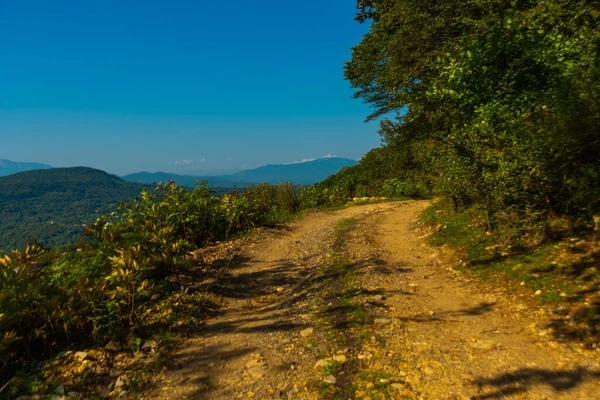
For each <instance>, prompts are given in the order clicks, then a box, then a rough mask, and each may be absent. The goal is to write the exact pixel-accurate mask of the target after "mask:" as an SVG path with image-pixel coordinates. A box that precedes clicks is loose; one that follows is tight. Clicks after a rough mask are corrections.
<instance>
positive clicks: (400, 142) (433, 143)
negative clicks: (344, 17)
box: [328, 0, 600, 337]
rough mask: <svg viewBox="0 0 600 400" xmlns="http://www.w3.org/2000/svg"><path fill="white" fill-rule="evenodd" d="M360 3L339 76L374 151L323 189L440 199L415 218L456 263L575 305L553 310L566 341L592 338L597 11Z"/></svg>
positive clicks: (595, 313) (591, 6)
mask: <svg viewBox="0 0 600 400" xmlns="http://www.w3.org/2000/svg"><path fill="white" fill-rule="evenodd" d="M357 7H358V15H357V17H356V19H357V21H358V22H360V23H365V24H369V30H368V32H367V34H366V35H365V36H364V37H363V39H362V40H361V41H360V43H358V44H357V45H356V46H355V47H353V49H352V58H351V60H350V61H348V62H347V63H346V65H345V76H346V78H347V79H348V80H349V81H350V83H351V84H352V86H353V87H354V88H355V89H356V92H355V97H357V98H359V99H362V100H363V101H364V102H366V103H367V104H370V105H371V106H372V107H373V110H374V111H373V113H372V115H370V116H369V118H368V119H369V120H379V121H380V129H379V133H380V134H381V137H382V147H381V148H379V149H375V150H373V151H371V152H370V153H369V154H367V155H366V156H365V157H364V159H363V160H361V164H360V165H359V166H356V167H353V168H354V171H352V173H350V172H351V171H350V170H346V171H345V172H343V173H341V174H338V176H337V177H334V178H330V179H329V180H328V181H329V182H333V181H336V180H337V182H338V183H339V184H340V185H342V186H344V185H346V186H348V184H347V182H348V181H351V182H360V185H358V186H357V187H359V186H360V187H361V188H364V187H367V188H368V189H367V190H369V191H370V193H383V192H384V191H385V189H386V188H389V187H395V188H401V190H400V192H402V193H403V194H406V195H408V196H414V197H424V196H431V197H435V198H437V199H439V201H437V202H436V205H435V206H434V207H433V208H432V209H430V210H429V211H428V212H427V213H426V215H425V216H424V220H426V221H428V222H429V223H430V224H431V225H432V227H433V229H434V231H435V232H434V234H433V236H432V241H433V242H434V243H436V244H438V245H448V246H451V247H454V248H455V249H457V250H458V255H459V259H460V261H461V262H460V265H461V266H462V268H464V269H466V270H468V271H470V272H473V273H475V274H477V275H478V276H479V277H481V278H484V279H488V280H492V281H493V282H497V283H499V284H501V285H505V286H507V288H508V289H509V290H512V291H514V292H520V291H522V290H525V291H528V292H529V293H531V295H533V296H535V298H536V299H537V301H539V302H541V303H547V304H553V303H554V304H558V303H565V302H568V303H576V304H578V306H574V308H575V310H574V311H567V310H561V309H560V307H559V308H557V313H564V314H565V316H566V318H565V319H566V320H567V319H569V318H568V317H573V318H571V320H570V321H565V330H567V331H568V332H566V331H565V332H563V333H565V334H573V335H577V336H579V337H589V334H590V333H591V334H592V336H596V337H597V336H598V330H599V325H600V299H599V298H598V289H599V288H600V285H599V280H598V268H599V267H600V265H599V261H600V256H599V254H600V246H598V240H597V239H598V234H600V157H598V154H600V129H599V127H600V108H599V105H600V97H599V96H600V80H599V79H598V78H599V77H600V28H599V27H600V24H599V22H600V21H599V18H600V8H599V7H598V3H596V2H591V1H579V0H573V1H562V0H561V1H558V0H547V1H500V0H470V1H464V2H460V4H457V3H456V2H449V1H412V0H399V1H395V0H390V1H372V0H358V1H357ZM379 160H381V161H379ZM349 177H352V178H349ZM367 177H368V178H367ZM353 179H354V180H353ZM369 182H372V184H371V185H370V186H369ZM392 182H393V184H392ZM361 190H362V189H361ZM567 325H569V326H568V327H567ZM580 328H581V329H580Z"/></svg>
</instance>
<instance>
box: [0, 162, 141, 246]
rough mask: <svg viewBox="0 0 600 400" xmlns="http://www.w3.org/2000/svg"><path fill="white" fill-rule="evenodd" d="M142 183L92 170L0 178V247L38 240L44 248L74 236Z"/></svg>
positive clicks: (58, 170) (49, 171)
mask: <svg viewBox="0 0 600 400" xmlns="http://www.w3.org/2000/svg"><path fill="white" fill-rule="evenodd" d="M144 187H146V186H145V185H143V184H139V183H131V182H125V181H123V180H122V179H121V178H118V177H116V176H114V175H110V174H108V173H106V172H103V171H99V170H96V169H92V168H85V167H75V168H54V169H46V170H35V171H26V172H21V173H17V174H13V175H9V176H5V177H1V178H0V250H4V251H6V250H10V249H13V248H21V247H23V246H24V245H25V244H26V243H27V241H28V240H30V239H37V240H39V241H40V242H41V243H42V244H44V245H48V246H60V245H65V244H68V243H70V242H72V241H73V240H75V239H77V237H78V235H79V233H80V232H81V230H82V224H86V223H91V222H94V221H95V220H96V218H98V217H99V216H101V215H102V214H104V213H106V212H108V211H110V210H112V209H114V206H115V204H117V203H119V202H122V201H124V200H132V199H133V198H135V197H136V196H137V195H139V194H140V192H141V191H142V189H143V188H144Z"/></svg>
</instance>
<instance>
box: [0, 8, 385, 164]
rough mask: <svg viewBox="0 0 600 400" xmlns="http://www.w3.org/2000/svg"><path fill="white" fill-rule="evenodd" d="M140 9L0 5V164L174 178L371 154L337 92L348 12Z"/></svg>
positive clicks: (348, 38)
mask: <svg viewBox="0 0 600 400" xmlns="http://www.w3.org/2000/svg"><path fill="white" fill-rule="evenodd" d="M138 4H139V3H138V2H135V1H118V2H117V1H102V2H101V1H90V2H85V3H81V2H77V1H74V0H67V1H63V2H60V4H55V3H53V4H48V3H47V2H44V1H42V0H20V1H16V0H8V1H4V2H2V3H0V22H1V23H0V50H1V51H2V53H3V55H4V57H3V63H2V64H1V65H0V143H1V146H0V158H5V159H9V160H15V161H23V162H25V161H31V162H40V163H46V164H50V165H53V166H55V167H63V166H73V165H85V166H89V167H93V168H99V169H102V170H105V171H108V172H110V173H113V174H117V175H124V174H128V173H132V172H138V171H142V170H147V171H167V172H173V173H185V172H186V171H214V170H236V169H247V168H253V167H258V166H261V165H265V164H284V163H291V162H295V161H299V160H302V159H306V158H318V157H322V156H323V155H327V154H335V155H337V156H339V157H343V158H350V159H358V158H360V157H361V156H362V155H363V154H364V153H366V152H367V151H368V150H370V149H371V148H373V147H376V146H378V145H379V136H378V135H377V133H376V131H377V128H378V127H377V124H376V123H371V124H365V123H363V120H364V119H365V117H366V116H367V115H368V114H369V113H370V110H369V108H368V107H367V106H366V105H364V104H361V102H360V101H359V100H355V99H352V98H351V96H352V90H351V89H350V87H349V84H348V82H346V81H345V80H344V79H343V64H344V62H345V61H346V60H348V59H349V58H350V48H351V47H352V45H353V44H355V43H357V42H358V40H359V39H360V38H361V36H362V34H363V33H364V32H365V31H366V28H367V27H366V26H362V25H360V24H358V23H356V22H355V21H354V20H353V17H354V15H355V11H356V10H355V9H354V5H353V4H352V3H348V5H347V7H345V8H344V7H340V5H339V2H337V1H334V0H327V1H325V2H322V3H320V6H319V9H318V12H316V13H315V11H314V7H307V6H297V5H294V4H282V3H281V2H276V1H274V0H264V1H260V2H253V3H252V4H249V3H247V2H244V1H242V0H234V1H233V3H232V2H229V3H227V4H226V5H225V4H214V3H208V4H204V3H203V4H198V3H195V2H194V3H193V2H187V1H180V2H171V3H168V4H165V3H158V2H149V3H144V4H145V5H144V7H143V8H140V7H138Z"/></svg>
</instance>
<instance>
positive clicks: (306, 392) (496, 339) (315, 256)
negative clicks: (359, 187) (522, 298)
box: [143, 201, 600, 400]
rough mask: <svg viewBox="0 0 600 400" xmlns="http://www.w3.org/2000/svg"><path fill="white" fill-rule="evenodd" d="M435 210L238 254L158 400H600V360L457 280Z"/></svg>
mask: <svg viewBox="0 0 600 400" xmlns="http://www.w3.org/2000/svg"><path fill="white" fill-rule="evenodd" d="M427 205H428V203H427V202H417V201H410V202H401V203H383V204H371V205H364V206H356V207H350V208H347V209H344V210H340V211H335V212H318V213H311V214H308V215H306V216H304V217H302V218H300V219H299V220H297V221H296V222H294V223H291V224H289V225H288V226H287V227H286V228H284V229H280V230H276V231H273V232H270V233H269V234H268V235H266V237H264V238H262V239H261V240H258V241H257V242H255V243H253V244H252V245H249V246H246V247H245V248H243V249H240V250H239V254H238V257H237V258H236V260H237V261H236V262H232V263H231V265H230V266H229V268H228V269H227V271H225V274H224V276H223V277H222V278H220V279H219V281H218V282H217V283H216V284H215V287H214V290H215V291H216V292H217V293H218V295H219V296H220V297H221V298H222V299H223V301H224V304H225V305H224V307H223V309H222V312H221V313H220V314H219V315H218V316H216V317H214V318H213V319H211V320H210V321H209V322H208V323H207V325H206V327H205V328H203V329H202V330H201V331H200V332H199V333H198V334H197V336H195V337H193V338H191V339H189V340H188V341H187V342H186V343H185V345H184V346H183V348H182V349H181V350H180V351H179V352H178V353H177V354H175V356H174V358H173V360H171V363H170V365H172V367H171V368H169V369H168V370H166V371H165V372H164V373H163V374H160V375H159V376H155V377H153V380H154V382H155V383H156V384H155V385H154V389H153V390H152V391H151V392H150V393H146V394H144V395H143V397H145V398H161V399H185V398H188V399H237V398H243V399H246V398H256V399H280V398H282V399H318V398H343V399H347V398H362V399H365V400H367V399H371V400H373V399H378V398H392V399H395V398H408V399H410V398H422V399H451V398H460V399H462V398H464V399H468V398H473V399H493V398H515V399H521V398H524V399H525V398H531V399H541V398H547V399H554V398H569V399H599V398H600V384H599V383H600V357H599V356H600V352H598V351H596V352H586V351H583V350H582V349H581V348H579V347H578V346H576V345H575V344H563V343H556V342H554V341H552V340H550V338H549V336H551V335H546V333H545V330H544V329H543V326H544V325H543V321H541V320H540V318H542V317H541V316H539V315H538V314H536V313H534V312H533V311H530V310H529V309H528V308H527V307H526V306H524V305H521V304H516V303H515V302H514V301H512V300H510V299H509V298H507V297H506V296H505V295H504V294H503V293H500V292H494V291H492V290H490V289H489V288H486V287H485V286H483V285H482V284H478V283H475V282H471V281H469V280H467V279H465V278H464V277H461V276H460V275H459V274H457V273H456V272H454V271H453V270H452V269H451V268H450V264H447V261H446V260H448V257H447V255H445V254H443V253H440V249H434V248H429V247H428V246H426V245H425V244H424V236H425V235H426V232H425V231H424V230H421V229H420V228H418V227H417V226H416V225H415V220H416V218H417V215H418V213H419V212H420V211H421V210H422V209H424V207H426V206H427Z"/></svg>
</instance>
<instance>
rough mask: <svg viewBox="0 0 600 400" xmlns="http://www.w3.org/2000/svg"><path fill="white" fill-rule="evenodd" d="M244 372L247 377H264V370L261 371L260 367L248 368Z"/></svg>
mask: <svg viewBox="0 0 600 400" xmlns="http://www.w3.org/2000/svg"><path fill="white" fill-rule="evenodd" d="M246 372H248V375H250V376H251V377H252V378H256V379H259V378H262V377H263V376H265V370H264V369H262V368H261V367H252V368H248V369H247V370H246Z"/></svg>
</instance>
